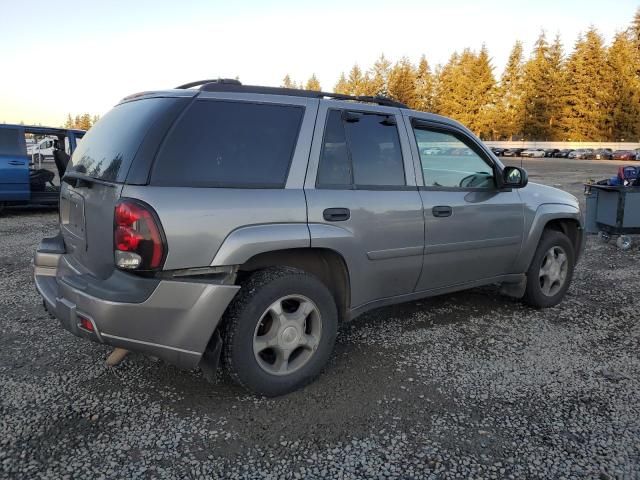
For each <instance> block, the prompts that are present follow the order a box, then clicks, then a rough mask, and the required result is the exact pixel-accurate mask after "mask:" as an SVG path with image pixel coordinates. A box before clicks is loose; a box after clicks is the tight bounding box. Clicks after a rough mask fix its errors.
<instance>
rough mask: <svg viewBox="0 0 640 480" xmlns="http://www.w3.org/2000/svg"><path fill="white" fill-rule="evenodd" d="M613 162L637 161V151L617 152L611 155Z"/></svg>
mask: <svg viewBox="0 0 640 480" xmlns="http://www.w3.org/2000/svg"><path fill="white" fill-rule="evenodd" d="M611 159H612V160H637V159H638V157H637V152H636V151H635V150H616V151H615V152H613V153H612V154H611Z"/></svg>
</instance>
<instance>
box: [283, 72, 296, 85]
mask: <svg viewBox="0 0 640 480" xmlns="http://www.w3.org/2000/svg"><path fill="white" fill-rule="evenodd" d="M280 86H281V87H284V88H297V86H296V82H294V81H293V80H291V77H290V76H289V74H288V73H287V74H286V75H285V76H284V78H283V79H282V85H280Z"/></svg>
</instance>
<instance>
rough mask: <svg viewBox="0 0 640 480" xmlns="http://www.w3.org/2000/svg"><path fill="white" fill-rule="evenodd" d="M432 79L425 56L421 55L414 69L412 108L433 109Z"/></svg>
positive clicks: (426, 110)
mask: <svg viewBox="0 0 640 480" xmlns="http://www.w3.org/2000/svg"><path fill="white" fill-rule="evenodd" d="M433 89H434V81H433V75H431V69H430V68H429V62H427V57H425V56H424V55H422V56H421V57H420V62H419V63H418V68H417V70H416V95H415V97H416V98H415V102H414V104H413V105H412V108H415V109H417V110H422V111H425V112H428V111H431V110H432V109H433Z"/></svg>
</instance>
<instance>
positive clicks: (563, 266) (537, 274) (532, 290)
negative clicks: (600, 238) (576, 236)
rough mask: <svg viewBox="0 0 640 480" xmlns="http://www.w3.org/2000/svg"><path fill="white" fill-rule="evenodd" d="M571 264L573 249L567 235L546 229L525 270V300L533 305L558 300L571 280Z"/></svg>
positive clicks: (540, 306)
mask: <svg viewBox="0 0 640 480" xmlns="http://www.w3.org/2000/svg"><path fill="white" fill-rule="evenodd" d="M574 265H575V253H574V249H573V245H572V244H571V242H570V241H569V239H568V238H567V236H566V235H565V234H564V233H562V232H558V231H556V230H545V232H544V233H543V234H542V238H541V239H540V243H539V244H538V248H537V249H536V253H535V255H534V256H533V260H532V261H531V265H530V266H529V270H528V271H527V288H526V291H525V295H524V301H525V302H526V303H528V304H529V305H531V306H533V307H535V308H547V307H553V306H555V305H557V304H558V303H560V301H562V298H563V297H564V294H565V293H566V291H567V289H568V288H569V284H570V283H571V278H572V277H573V268H574Z"/></svg>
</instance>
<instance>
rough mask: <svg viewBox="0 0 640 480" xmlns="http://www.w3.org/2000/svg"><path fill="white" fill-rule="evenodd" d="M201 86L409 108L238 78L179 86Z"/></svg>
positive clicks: (208, 89)
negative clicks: (269, 85) (255, 82)
mask: <svg viewBox="0 0 640 480" xmlns="http://www.w3.org/2000/svg"><path fill="white" fill-rule="evenodd" d="M198 86H199V87H200V90H202V91H204V92H244V93H263V94H271V95H289V96H292V97H307V98H332V99H334V100H351V101H356V102H366V103H375V104H378V105H383V106H386V107H397V108H409V107H408V106H407V105H405V104H404V103H401V102H397V101H395V100H392V99H390V98H387V97H382V96H368V95H345V94H342V93H330V92H318V91H315V90H298V89H296V88H283V87H262V86H258V85H242V83H240V82H239V81H238V80H235V79H228V78H219V79H216V80H199V81H197V82H191V83H185V84H184V85H181V86H179V87H177V88H180V89H183V88H191V87H198Z"/></svg>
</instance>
